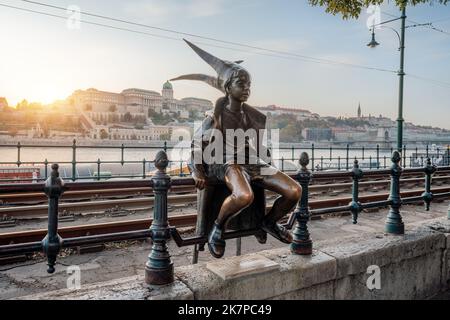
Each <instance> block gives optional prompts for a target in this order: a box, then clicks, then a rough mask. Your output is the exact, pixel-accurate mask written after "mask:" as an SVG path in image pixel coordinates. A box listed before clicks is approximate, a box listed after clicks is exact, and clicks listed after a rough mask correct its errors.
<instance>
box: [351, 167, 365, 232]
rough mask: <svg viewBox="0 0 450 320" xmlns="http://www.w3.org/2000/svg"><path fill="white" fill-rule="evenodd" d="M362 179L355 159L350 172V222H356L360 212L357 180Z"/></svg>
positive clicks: (361, 173)
mask: <svg viewBox="0 0 450 320" xmlns="http://www.w3.org/2000/svg"><path fill="white" fill-rule="evenodd" d="M362 177H363V172H362V170H361V169H360V168H359V164H358V160H356V159H355V161H354V163H353V170H352V178H353V185H352V202H350V204H349V205H350V211H351V212H352V222H353V224H356V223H357V222H358V215H359V213H360V212H361V211H362V207H361V203H360V202H359V180H360V179H361V178H362Z"/></svg>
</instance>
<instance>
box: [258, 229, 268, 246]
mask: <svg viewBox="0 0 450 320" xmlns="http://www.w3.org/2000/svg"><path fill="white" fill-rule="evenodd" d="M255 238H256V240H257V241H258V242H259V243H261V244H265V243H266V242H267V232H265V231H264V230H262V229H261V230H259V231H258V232H257V233H256V234H255Z"/></svg>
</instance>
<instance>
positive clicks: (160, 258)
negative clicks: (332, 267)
mask: <svg viewBox="0 0 450 320" xmlns="http://www.w3.org/2000/svg"><path fill="white" fill-rule="evenodd" d="M400 161H401V156H400V153H399V152H397V151H394V152H393V153H392V156H391V163H392V164H391V166H390V168H388V169H379V170H367V171H363V170H362V169H361V168H360V167H359V163H358V160H354V162H353V167H352V169H351V170H348V171H344V172H315V173H312V171H311V170H309V169H308V165H309V163H310V158H309V156H308V154H307V153H306V152H303V153H302V154H301V156H300V160H299V162H300V166H301V169H300V170H299V171H298V172H297V173H296V174H294V175H291V176H292V177H293V178H294V179H296V180H297V181H298V182H299V184H300V185H301V186H302V189H303V192H302V197H301V199H300V201H299V203H298V205H297V208H296V209H295V210H294V212H293V213H292V214H291V215H290V216H289V218H288V220H287V222H286V223H285V224H284V226H285V227H287V228H288V229H292V228H294V226H295V228H294V230H293V243H292V244H291V252H292V253H293V254H301V255H308V254H311V253H312V246H313V242H312V240H311V238H310V233H309V231H308V221H309V219H310V217H311V215H322V214H328V213H335V212H345V211H347V212H348V211H349V212H351V214H352V221H353V223H357V220H358V215H359V214H360V213H361V211H362V210H364V209H369V208H382V207H386V206H390V210H389V214H388V216H387V220H386V224H385V231H386V232H387V233H391V234H404V224H403V221H402V217H401V214H400V208H401V205H402V204H404V203H412V202H418V201H423V202H424V203H425V208H426V210H429V209H430V203H431V202H432V200H433V199H437V198H449V197H450V192H441V193H438V194H433V192H432V190H431V179H432V176H433V174H434V173H435V172H437V171H448V170H450V167H448V166H446V167H437V166H435V165H433V164H432V163H431V159H427V160H426V163H425V165H424V167H421V168H405V169H403V168H402V167H401V166H400ZM155 165H156V168H157V172H156V173H155V174H154V175H153V176H152V177H151V179H150V180H148V186H149V188H152V190H153V194H154V203H155V205H154V210H153V222H152V225H151V227H150V229H145V230H136V231H127V232H118V233H109V234H99V235H91V236H83V237H73V238H65V239H63V238H61V237H60V236H59V235H58V204H59V198H60V197H61V195H62V194H63V193H64V191H66V190H67V189H68V187H69V186H70V188H69V189H71V190H75V189H78V190H86V189H89V188H93V187H94V186H95V187H96V188H99V186H100V185H101V184H103V182H83V183H68V184H65V183H64V181H63V179H61V177H59V172H58V169H59V166H58V164H53V165H52V167H51V168H52V171H51V174H50V177H49V178H48V179H47V180H46V181H45V183H39V184H24V185H17V184H9V185H0V194H5V193H16V192H30V191H44V192H45V194H46V195H47V197H48V204H49V205H48V231H47V235H46V237H45V238H44V239H43V240H42V241H40V242H30V243H22V244H11V245H3V246H0V256H8V255H17V254H24V253H30V252H35V251H43V252H44V253H45V255H46V256H47V264H48V269H47V271H48V272H49V273H53V272H54V271H55V263H56V257H57V255H58V253H59V252H60V250H61V249H62V248H68V247H74V246H82V245H89V244H96V243H103V242H111V241H120V240H125V239H127V240H130V239H143V238H151V239H152V242H153V243H152V248H151V252H150V255H149V259H148V261H147V263H146V266H145V275H146V277H145V279H146V282H147V283H149V284H157V285H161V284H167V283H170V282H172V281H173V279H174V273H173V263H172V261H171V259H170V254H169V252H168V249H167V241H168V240H169V239H170V238H172V239H173V240H174V241H175V243H176V244H177V245H178V246H180V247H182V246H191V245H195V246H197V247H196V250H195V251H194V263H195V262H196V261H195V259H196V257H195V255H196V254H197V255H198V251H197V249H198V246H201V245H204V244H205V243H206V242H207V238H206V236H192V237H187V238H183V237H182V236H181V234H180V233H179V232H178V230H177V229H176V228H175V227H172V226H170V225H169V223H168V214H167V212H168V202H167V197H168V191H169V189H170V187H171V186H181V185H183V186H186V185H193V183H194V181H193V179H192V178H174V179H172V178H171V177H170V176H169V175H167V173H166V169H167V165H168V159H167V154H166V152H165V151H159V152H158V154H157V155H156V158H155ZM403 173H411V174H424V176H425V179H424V192H423V193H422V194H421V195H419V196H412V197H406V198H403V199H402V198H401V196H400V177H401V175H402V174H403ZM380 175H390V177H391V187H390V195H389V197H388V199H386V200H381V201H373V202H368V203H361V202H360V201H359V181H360V180H361V179H362V177H371V176H373V177H376V176H380ZM312 177H314V178H318V179H324V178H329V179H334V178H349V179H352V181H353V183H352V200H351V202H350V203H349V204H348V205H346V206H336V207H329V208H320V209H314V210H310V209H309V206H308V200H309V185H310V181H311V178H312ZM115 184H117V186H118V187H119V186H120V187H122V188H126V187H127V186H128V187H131V186H132V185H133V181H120V182H116V183H115ZM258 232H259V230H257V229H252V230H238V231H228V232H225V233H224V239H234V238H236V239H238V252H237V253H238V254H239V253H240V247H239V243H240V238H242V237H245V236H250V235H255V234H256V233H258Z"/></svg>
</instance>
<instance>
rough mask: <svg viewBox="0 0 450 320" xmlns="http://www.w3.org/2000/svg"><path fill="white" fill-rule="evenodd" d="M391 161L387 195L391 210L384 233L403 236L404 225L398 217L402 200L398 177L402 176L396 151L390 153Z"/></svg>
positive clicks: (399, 157)
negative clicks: (389, 185) (389, 190)
mask: <svg viewBox="0 0 450 320" xmlns="http://www.w3.org/2000/svg"><path fill="white" fill-rule="evenodd" d="M391 160H392V162H393V164H392V166H391V193H390V195H389V200H390V201H391V209H390V210H389V214H388V216H387V219H386V224H385V231H386V232H387V233H392V234H404V233H405V225H404V224H403V221H402V216H401V215H400V207H401V205H402V199H401V198H400V176H401V174H402V167H400V165H399V162H400V161H401V155H400V153H399V152H398V151H397V150H396V151H394V152H393V153H392V158H391Z"/></svg>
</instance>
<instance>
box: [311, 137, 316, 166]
mask: <svg viewBox="0 0 450 320" xmlns="http://www.w3.org/2000/svg"><path fill="white" fill-rule="evenodd" d="M311 170H312V171H313V172H314V170H315V169H314V143H313V144H311Z"/></svg>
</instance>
